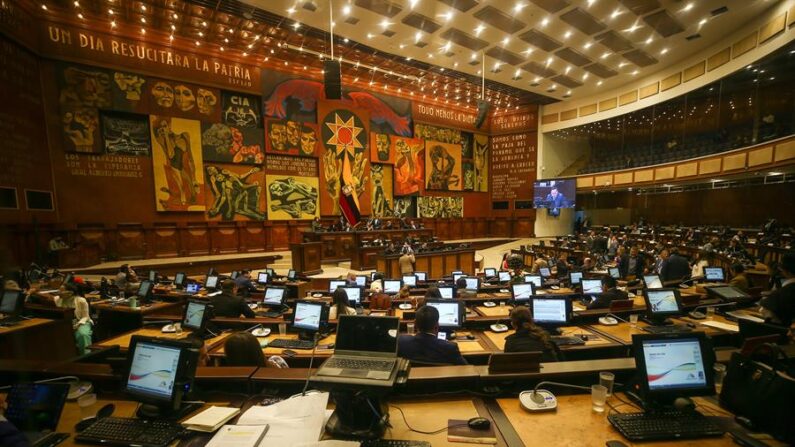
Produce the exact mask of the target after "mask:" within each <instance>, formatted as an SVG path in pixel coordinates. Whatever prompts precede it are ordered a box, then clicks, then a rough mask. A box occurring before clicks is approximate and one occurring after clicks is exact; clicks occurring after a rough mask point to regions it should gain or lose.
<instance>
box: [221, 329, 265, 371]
mask: <svg viewBox="0 0 795 447" xmlns="http://www.w3.org/2000/svg"><path fill="white" fill-rule="evenodd" d="M224 356H225V357H226V365H227V366H265V355H264V354H263V353H262V348H261V347H260V345H259V341H258V340H257V337H255V336H253V335H251V333H250V332H246V331H242V332H235V333H234V334H232V335H230V336H229V337H227V339H226V341H225V342H224Z"/></svg>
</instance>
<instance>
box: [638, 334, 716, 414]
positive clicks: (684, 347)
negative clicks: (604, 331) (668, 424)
mask: <svg viewBox="0 0 795 447" xmlns="http://www.w3.org/2000/svg"><path fill="white" fill-rule="evenodd" d="M632 347H633V348H632V350H633V352H634V353H635V365H636V366H637V369H638V375H639V377H640V380H639V385H640V394H641V397H642V398H643V400H644V401H646V402H647V403H657V404H663V405H665V404H668V405H670V404H671V403H673V401H674V400H675V399H677V398H679V397H687V396H712V395H714V394H715V384H714V377H713V369H712V368H713V365H714V363H715V353H714V351H713V350H712V346H711V344H710V343H709V339H708V338H707V336H706V333H704V332H701V331H695V332H688V333H678V334H634V335H633V336H632Z"/></svg>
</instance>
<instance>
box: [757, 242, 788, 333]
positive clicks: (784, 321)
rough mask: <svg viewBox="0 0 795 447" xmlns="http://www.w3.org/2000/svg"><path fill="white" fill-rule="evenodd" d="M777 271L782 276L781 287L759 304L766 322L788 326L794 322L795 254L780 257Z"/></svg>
mask: <svg viewBox="0 0 795 447" xmlns="http://www.w3.org/2000/svg"><path fill="white" fill-rule="evenodd" d="M778 270H779V272H780V273H781V276H782V279H781V287H779V288H777V289H776V290H774V291H773V292H772V293H770V295H768V296H766V297H765V298H763V299H762V300H761V301H760V302H759V304H760V306H762V309H761V312H762V315H764V317H765V319H766V320H770V321H771V322H772V323H775V324H780V325H783V326H790V325H792V323H793V321H795V253H787V254H785V255H784V256H782V257H781V262H780V263H779V265H778Z"/></svg>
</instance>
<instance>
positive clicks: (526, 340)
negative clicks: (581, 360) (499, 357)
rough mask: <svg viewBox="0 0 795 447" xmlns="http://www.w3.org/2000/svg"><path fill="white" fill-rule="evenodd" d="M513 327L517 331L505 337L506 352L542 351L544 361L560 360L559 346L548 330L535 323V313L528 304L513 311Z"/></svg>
mask: <svg viewBox="0 0 795 447" xmlns="http://www.w3.org/2000/svg"><path fill="white" fill-rule="evenodd" d="M511 327H513V329H514V330H515V331H516V332H514V333H513V334H511V335H509V336H507V337H505V349H504V351H505V352H530V351H541V361H542V362H556V361H558V353H559V351H558V346H557V345H556V344H555V343H554V342H553V341H552V338H551V337H550V336H549V333H547V331H545V330H544V329H542V328H541V327H539V326H537V325H536V324H535V323H533V313H532V312H531V311H530V309H529V308H528V307H527V306H516V307H515V308H514V309H513V310H512V311H511Z"/></svg>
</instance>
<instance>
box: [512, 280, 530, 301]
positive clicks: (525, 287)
mask: <svg viewBox="0 0 795 447" xmlns="http://www.w3.org/2000/svg"><path fill="white" fill-rule="evenodd" d="M511 294H512V295H513V299H514V301H527V300H529V299H530V297H532V296H533V283H531V282H526V283H522V284H513V285H512V286H511Z"/></svg>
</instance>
